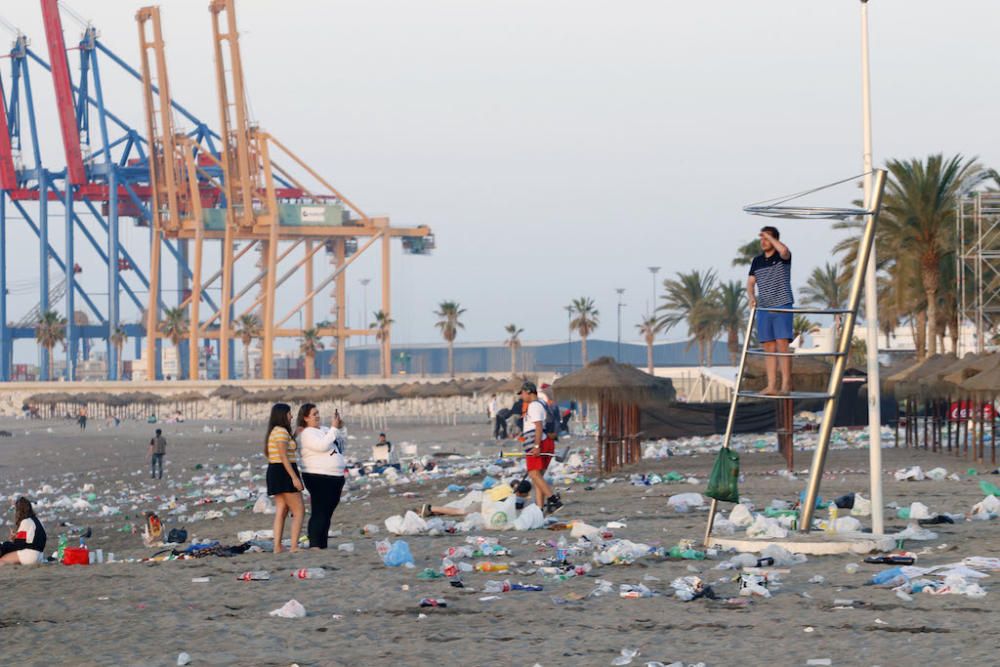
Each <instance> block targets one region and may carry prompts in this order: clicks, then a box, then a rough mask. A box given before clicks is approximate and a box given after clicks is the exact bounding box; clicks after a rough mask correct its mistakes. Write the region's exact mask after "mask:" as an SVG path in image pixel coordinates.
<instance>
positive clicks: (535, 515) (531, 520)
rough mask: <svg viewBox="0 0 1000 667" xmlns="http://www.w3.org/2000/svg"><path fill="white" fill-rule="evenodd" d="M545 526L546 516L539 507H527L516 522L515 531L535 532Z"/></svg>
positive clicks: (530, 505)
mask: <svg viewBox="0 0 1000 667" xmlns="http://www.w3.org/2000/svg"><path fill="white" fill-rule="evenodd" d="M544 525H545V516H544V515H543V514H542V510H541V509H539V507H538V505H536V504H534V503H530V504H528V505H525V507H524V509H523V510H522V511H521V514H520V515H519V516H518V517H517V519H515V520H514V530H534V529H536V528H541V527H542V526H544Z"/></svg>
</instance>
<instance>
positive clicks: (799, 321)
mask: <svg viewBox="0 0 1000 667" xmlns="http://www.w3.org/2000/svg"><path fill="white" fill-rule="evenodd" d="M818 327H819V325H818V324H816V323H815V322H813V321H812V320H810V319H809V318H808V317H806V316H805V315H796V316H795V317H794V318H793V319H792V336H793V338H798V337H799V336H802V335H804V334H807V333H812V332H813V331H816V329H817V328H818Z"/></svg>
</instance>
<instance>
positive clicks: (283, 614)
mask: <svg viewBox="0 0 1000 667" xmlns="http://www.w3.org/2000/svg"><path fill="white" fill-rule="evenodd" d="M305 615H306V608H305V607H303V606H302V603H301V602H299V601H298V600H289V601H288V602H286V603H285V604H284V605H282V607H281V608H280V609H275V610H274V611H272V612H271V616H277V617H278V618H304V617H305Z"/></svg>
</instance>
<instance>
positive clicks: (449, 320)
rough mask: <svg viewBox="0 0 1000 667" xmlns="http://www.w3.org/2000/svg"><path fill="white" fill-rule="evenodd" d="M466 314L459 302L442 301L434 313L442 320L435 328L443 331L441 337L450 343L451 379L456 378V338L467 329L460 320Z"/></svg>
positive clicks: (449, 363) (449, 364) (449, 370)
mask: <svg viewBox="0 0 1000 667" xmlns="http://www.w3.org/2000/svg"><path fill="white" fill-rule="evenodd" d="M464 312H465V309H464V308H462V307H461V306H460V305H459V304H458V302H457V301H442V302H441V303H439V304H438V309H437V310H435V311H434V314H435V315H437V316H438V317H440V318H441V319H440V320H438V322H437V324H436V325H435V326H436V327H437V328H438V329H440V330H441V337H442V338H444V339H445V341H447V342H448V375H450V376H451V377H455V336H457V335H458V330H459V329H464V328H465V325H464V324H462V323H461V322H460V321H459V319H458V318H459V317H461V316H462V314H463V313H464Z"/></svg>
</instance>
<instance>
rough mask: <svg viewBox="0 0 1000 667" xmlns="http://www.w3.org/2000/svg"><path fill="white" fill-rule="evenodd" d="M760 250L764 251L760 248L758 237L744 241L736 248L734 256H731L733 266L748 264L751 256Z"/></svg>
mask: <svg viewBox="0 0 1000 667" xmlns="http://www.w3.org/2000/svg"><path fill="white" fill-rule="evenodd" d="M762 252H764V251H763V250H761V249H760V239H754V240H753V241H750V242H749V243H744V244H743V245H741V246H740V247H739V248H737V249H736V257H733V266H736V267H740V266H749V265H750V263H751V262H752V261H753V258H754V257H756V256H757V255H759V254H761V253H762Z"/></svg>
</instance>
